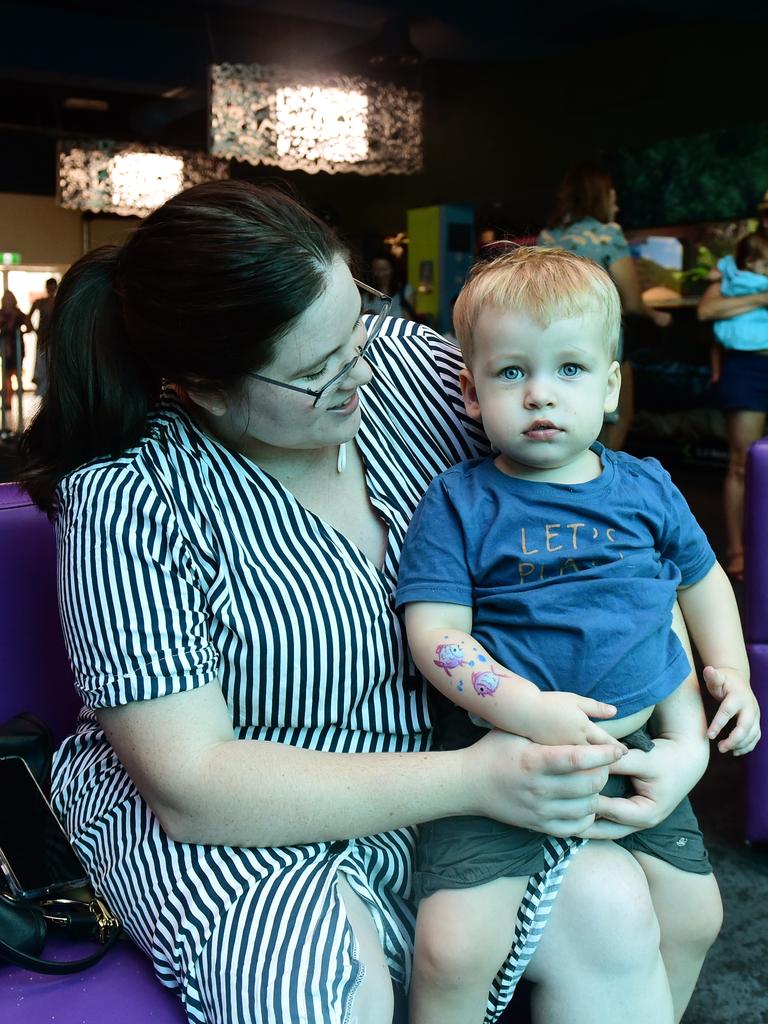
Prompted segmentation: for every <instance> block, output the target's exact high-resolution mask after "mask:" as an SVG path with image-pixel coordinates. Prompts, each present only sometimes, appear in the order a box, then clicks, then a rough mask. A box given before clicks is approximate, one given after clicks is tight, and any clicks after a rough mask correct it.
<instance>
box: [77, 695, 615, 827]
mask: <svg viewBox="0 0 768 1024" xmlns="http://www.w3.org/2000/svg"><path fill="white" fill-rule="evenodd" d="M97 716H98V719H99V721H100V723H101V724H102V726H103V728H104V731H105V733H106V735H107V738H108V740H109V742H110V743H111V744H112V746H113V748H114V749H115V752H116V753H117V755H118V757H119V758H120V760H121V761H122V762H123V764H124V765H125V767H126V769H127V770H128V772H129V774H130V775H131V777H132V778H133V780H134V781H135V783H136V785H137V787H138V789H139V791H140V792H141V793H142V795H143V796H144V798H145V799H146V800H147V802H148V804H149V805H150V807H151V808H152V809H153V811H154V812H155V813H156V815H157V816H158V819H159V820H160V823H161V825H162V826H163V828H164V829H165V831H166V832H167V833H168V834H169V835H170V836H171V838H173V839H176V840H178V841H182V842H192V843H214V844H221V845H228V846H284V845H290V844H296V843H308V842H319V841H323V840H333V839H345V838H349V837H352V836H359V835H368V834H372V833H375V832H381V831H384V830H386V829H393V828H398V827H400V826H403V825H412V824H417V823H418V822H421V821H426V820H429V819H432V818H437V817H443V816H449V815H454V814H481V815H486V816H488V817H495V818H499V819H501V820H503V821H509V822H514V823H515V824H518V825H520V826H522V827H526V828H533V829H536V830H538V831H542V832H550V833H552V834H557V835H570V834H573V833H575V832H577V831H579V830H580V829H583V828H587V827H588V825H589V824H590V823H591V822H592V820H593V815H594V811H595V808H596V806H597V795H596V794H597V793H598V792H599V790H600V788H601V786H602V785H603V784H604V781H605V779H606V778H607V766H608V765H609V764H612V763H613V762H614V761H615V760H617V759H618V758H619V757H620V756H621V754H622V750H621V747H620V746H619V745H618V744H614V745H610V744H605V745H603V746H583V747H543V746H537V745H536V744H533V743H530V742H529V741H527V740H524V739H521V738H520V737H516V736H511V735H507V734H505V733H501V732H492V733H490V734H489V735H488V736H487V737H485V738H484V739H483V740H481V741H480V742H479V743H476V744H475V745H474V746H473V747H470V748H468V749H467V750H460V751H449V752H439V751H438V752H430V753H395V754H384V753H374V754H337V753H325V752H322V751H312V750H303V749H300V748H297V747H292V746H288V745H285V744H280V743H269V742H262V741H256V740H238V739H234V738H233V735H232V723H231V718H230V715H229V711H228V709H227V705H226V703H225V701H224V697H223V695H222V693H221V690H220V688H219V687H218V685H217V684H215V683H209V684H208V685H207V686H203V687H200V688H199V689H196V690H191V691H188V692H185V693H181V694H174V695H172V696H168V697H159V698H156V699H154V700H149V701H136V702H133V703H131V704H127V705H124V706H121V707H119V708H110V709H102V710H100V711H99V712H98V713H97Z"/></svg>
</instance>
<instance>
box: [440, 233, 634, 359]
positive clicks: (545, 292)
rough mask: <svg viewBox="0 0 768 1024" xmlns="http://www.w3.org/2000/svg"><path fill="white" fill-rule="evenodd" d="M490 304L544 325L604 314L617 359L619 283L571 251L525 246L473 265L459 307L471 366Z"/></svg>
mask: <svg viewBox="0 0 768 1024" xmlns="http://www.w3.org/2000/svg"><path fill="white" fill-rule="evenodd" d="M486 306H491V307H492V308H494V309H497V310H500V311H502V312H523V313H526V314H527V315H528V316H529V317H530V318H531V319H532V320H533V321H534V322H535V323H537V324H539V325H540V326H541V327H544V328H546V327H548V326H549V325H550V324H551V323H552V321H553V320H565V319H567V318H568V317H572V316H579V315H581V314H583V313H592V312H596V313H601V314H602V315H603V317H604V321H605V344H606V348H607V351H608V355H609V357H610V358H611V359H614V358H615V357H616V351H617V347H618V343H619V333H620V331H621V300H620V299H619V293H618V292H617V290H616V286H615V285H614V283H613V281H612V280H611V278H610V277H609V275H608V274H607V273H606V272H605V271H604V270H603V269H602V267H600V266H598V264H597V263H593V262H592V260H588V259H585V258H584V257H583V256H577V255H576V253H573V252H568V251H567V250H566V249H547V248H544V247H542V246H530V245H521V246H518V247H516V248H514V249H512V250H511V251H509V252H506V253H504V255H503V256H497V257H496V259H494V260H492V261H491V262H490V263H478V264H476V265H475V266H474V267H473V268H472V271H471V273H470V275H469V279H468V280H467V283H466V284H465V285H464V287H463V288H462V289H461V291H460V292H459V297H458V298H457V299H456V304H455V306H454V308H453V324H454V330H455V332H456V337H457V338H458V339H459V344H460V345H461V352H462V355H463V356H464V362H465V363H466V365H467V366H471V362H472V354H473V336H474V332H475V326H476V325H477V320H478V317H479V316H480V313H481V311H482V310H483V308H484V307H486Z"/></svg>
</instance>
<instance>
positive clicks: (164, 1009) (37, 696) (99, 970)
mask: <svg viewBox="0 0 768 1024" xmlns="http://www.w3.org/2000/svg"><path fill="white" fill-rule="evenodd" d="M0 651H2V656H1V657H0V722H5V721H6V720H7V719H8V718H11V717H12V716H13V715H15V714H18V713H19V712H20V711H33V712H34V713H35V714H37V715H39V716H40V718H42V719H43V720H44V721H46V722H47V723H48V725H49V726H50V727H51V728H52V729H53V732H54V734H55V736H56V738H57V740H58V739H61V738H63V737H64V736H66V735H67V733H69V732H71V731H72V728H73V726H74V722H75V718H76V716H77V712H78V708H79V701H78V699H77V696H76V693H75V689H74V683H73V681H72V673H71V671H70V667H69V662H68V661H67V656H66V652H65V650H64V641H63V638H62V635H61V626H60V624H59V613H58V606H57V599H56V570H55V548H54V540H53V530H52V528H51V525H50V523H49V522H48V520H47V518H46V517H45V516H44V515H42V514H41V513H40V512H39V511H38V510H37V509H36V508H35V506H34V505H33V504H32V503H31V501H30V500H29V498H28V497H27V495H26V494H25V493H24V492H23V491H21V490H20V489H19V488H18V487H16V486H15V485H14V484H0ZM93 949H94V946H93V944H92V943H91V944H87V943H74V942H67V941H66V940H64V939H58V940H51V941H49V942H48V943H47V944H46V948H45V951H44V956H46V957H48V958H50V959H54V960H56V959H62V960H75V959H77V958H78V957H83V956H86V955H87V954H88V953H91V952H93ZM185 1020H186V1014H185V1013H184V1010H183V1008H182V1005H181V1002H180V1001H179V999H178V997H177V996H175V995H174V994H173V993H172V992H169V991H168V990H167V989H164V988H163V987H162V986H161V985H160V982H159V981H158V980H157V979H156V978H155V976H154V972H153V971H152V965H151V963H150V961H149V960H148V959H147V957H146V956H144V954H143V953H142V952H141V951H140V950H139V949H138V948H137V947H136V946H134V945H133V944H132V943H131V942H129V941H127V940H126V941H124V942H123V941H121V942H118V944H117V945H116V946H115V947H114V948H113V949H111V950H110V951H109V952H108V953H107V954H106V956H105V958H104V959H103V960H102V961H100V963H98V964H96V965H95V966H94V967H91V968H90V969H89V970H87V971H82V972H80V973H78V974H72V975H68V976H63V977H57V976H51V975H45V974H33V973H31V972H30V971H27V970H23V969H22V968H20V967H14V966H11V965H10V964H6V963H3V962H0V1021H3V1024H41V1022H43V1021H56V1022H57V1024H104V1022H105V1021H108V1022H109V1024H138V1022H141V1024H144V1022H151V1024H182V1022H184V1021H185Z"/></svg>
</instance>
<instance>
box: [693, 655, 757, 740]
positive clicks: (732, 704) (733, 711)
mask: <svg viewBox="0 0 768 1024" xmlns="http://www.w3.org/2000/svg"><path fill="white" fill-rule="evenodd" d="M704 682H705V683H706V684H707V689H708V690H709V692H710V694H711V695H712V696H713V697H714V698H715V700H719V701H720V707H719V708H718V709H717V712H716V714H715V717H714V718H713V719H712V721H711V723H710V726H709V728H708V729H707V736H708V737H709V738H710V739H711V740H713V739H715V738H716V737H717V736H719V735H720V733H721V732H722V730H723V728H724V727H725V725H727V723H728V722H729V721H730V720H731V719H732V718H735V719H736V725H735V726H734V728H733V729H732V730H731V732H730V733H729V735H728V736H726V738H725V739H723V740H720V742H719V743H718V744H717V749H718V750H719V751H720V753H721V754H727V753H728V751H729V750H730V751H731V752H732V753H733V754H735V755H736V756H738V755H740V754H748V753H749V752H750V750H752V749H753V748H754V747H755V745H756V743H757V741H758V740H759V739H760V706H759V705H758V703H757V700H756V698H755V695H754V693H753V692H752V688H751V687H750V685H749V683H748V682H747V681H746V679H744V677H743V676H741V675H740V674H739V673H738V672H736V671H735V670H734V669H732V668H714V667H713V666H711V665H707V667H706V668H705V669H704Z"/></svg>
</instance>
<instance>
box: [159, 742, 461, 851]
mask: <svg viewBox="0 0 768 1024" xmlns="http://www.w3.org/2000/svg"><path fill="white" fill-rule="evenodd" d="M461 763H462V752H461V751H449V752H429V753H427V752H425V753H394V754H383V753H375V754H336V753H326V752H323V751H314V750H303V749H301V748H298V747H291V746H287V745H285V744H280V743H264V742H259V741H254V740H230V741H228V742H225V743H222V744H218V745H216V746H214V747H212V748H211V749H210V750H209V751H208V753H207V756H206V757H205V758H204V759H203V761H202V762H201V763H199V764H198V765H197V766H196V767H194V766H190V772H191V774H190V776H189V781H188V783H187V784H186V786H184V787H183V788H180V789H179V790H177V800H178V796H179V795H181V796H182V799H181V800H178V803H177V804H176V805H175V806H168V807H165V808H164V809H163V815H162V818H161V820H162V822H163V827H164V828H165V830H166V831H167V832H168V833H169V835H171V836H172V838H174V839H176V840H178V841H182V842H193V843H213V844H217V845H226V846H290V845H295V844H301V843H311V842H323V841H329V840H337V839H348V838H351V837H353V836H361V835H371V834H373V833H376V832H384V831H387V830H389V829H395V828H400V827H401V826H404V825H413V824H418V823H419V822H422V821H426V820H428V819H431V818H436V817H446V816H449V815H452V814H457V813H460V812H463V813H469V812H470V811H471V810H477V808H473V807H471V806H470V800H469V798H468V795H467V794H466V792H465V787H464V786H463V780H462V770H461Z"/></svg>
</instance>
